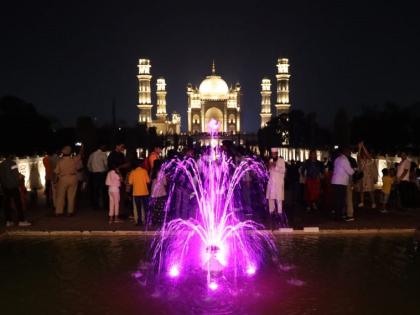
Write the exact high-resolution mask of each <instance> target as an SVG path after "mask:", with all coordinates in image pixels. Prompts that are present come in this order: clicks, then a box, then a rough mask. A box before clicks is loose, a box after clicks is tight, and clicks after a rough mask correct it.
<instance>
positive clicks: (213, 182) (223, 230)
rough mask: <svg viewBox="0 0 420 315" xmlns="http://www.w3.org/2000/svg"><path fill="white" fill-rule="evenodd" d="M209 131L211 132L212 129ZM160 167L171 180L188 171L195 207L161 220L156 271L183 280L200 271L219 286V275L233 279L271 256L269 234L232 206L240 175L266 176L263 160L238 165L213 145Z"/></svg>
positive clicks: (272, 248) (249, 273) (211, 284)
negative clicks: (197, 155) (183, 214)
mask: <svg viewBox="0 0 420 315" xmlns="http://www.w3.org/2000/svg"><path fill="white" fill-rule="evenodd" d="M209 125H210V127H215V126H216V125H217V124H215V123H211V124H209ZM215 128H216V127H215ZM210 131H211V133H212V134H214V130H210ZM213 137H214V135H213ZM164 170H165V171H166V172H162V174H164V173H168V170H171V171H170V173H171V175H172V177H173V178H174V180H175V183H176V178H177V176H179V175H183V176H186V178H187V179H188V182H189V187H190V188H191V193H192V196H193V197H194V198H195V199H194V200H195V201H196V203H195V204H196V208H194V209H189V210H190V211H189V214H190V216H189V218H185V219H182V218H176V219H173V220H166V219H165V222H164V224H163V227H162V230H161V231H160V234H159V236H158V237H157V239H156V240H155V242H154V247H153V261H154V264H155V265H156V267H157V271H158V273H159V274H168V275H169V277H171V278H179V279H182V278H183V277H186V276H187V275H188V274H189V273H193V272H194V273H197V272H200V270H201V273H202V274H203V275H204V276H203V281H206V282H207V286H208V288H209V289H210V290H212V291H215V290H218V289H219V288H220V284H219V283H218V281H217V279H218V278H222V279H224V281H230V282H232V281H236V280H237V279H238V278H240V277H242V276H245V277H250V276H253V275H254V274H255V273H256V272H257V270H258V268H259V267H261V266H262V264H264V260H265V259H266V258H267V257H271V256H272V255H275V251H276V250H275V246H274V244H273V241H272V239H271V235H270V234H268V233H267V232H265V231H263V230H262V226H261V225H260V224H258V223H256V222H254V221H252V220H242V221H241V220H240V219H239V218H238V216H237V214H236V213H237V212H236V211H237V209H235V204H237V203H235V194H237V189H240V188H239V183H240V181H241V179H242V177H243V176H244V175H245V174H246V173H248V172H249V173H252V175H253V176H254V177H255V178H257V180H261V181H262V180H264V179H265V178H266V169H265V167H264V165H263V164H262V163H260V162H257V161H255V160H254V159H252V158H249V157H246V158H243V159H242V161H241V162H240V163H239V164H237V165H236V164H235V163H234V162H233V161H232V160H231V159H230V158H229V157H228V156H227V155H226V153H225V152H224V151H223V150H222V149H221V148H220V147H217V146H214V147H211V148H208V149H207V151H206V152H204V154H202V156H201V158H200V159H199V160H198V161H195V160H194V159H192V158H187V159H183V160H179V159H175V160H172V161H170V162H168V163H167V164H166V165H165V166H164ZM162 176H164V175H162ZM183 188H185V187H183ZM176 189H179V187H177V186H176V184H175V185H174V186H172V187H171V189H170V193H169V200H168V202H167V207H166V210H167V212H168V211H169V207H168V205H169V204H170V201H171V198H173V195H174V192H175V191H176ZM167 212H166V214H167Z"/></svg>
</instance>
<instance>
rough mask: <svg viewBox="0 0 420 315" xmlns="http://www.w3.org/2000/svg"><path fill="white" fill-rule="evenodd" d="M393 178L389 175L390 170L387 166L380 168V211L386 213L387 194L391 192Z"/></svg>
mask: <svg viewBox="0 0 420 315" xmlns="http://www.w3.org/2000/svg"><path fill="white" fill-rule="evenodd" d="M393 183H394V178H393V177H391V175H390V172H389V170H388V169H387V168H384V169H383V170H382V210H381V212H382V213H387V212H388V210H387V207H388V201H389V195H390V194H391V189H392V184H393Z"/></svg>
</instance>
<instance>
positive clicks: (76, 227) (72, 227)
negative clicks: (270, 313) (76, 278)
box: [0, 198, 420, 233]
mask: <svg viewBox="0 0 420 315" xmlns="http://www.w3.org/2000/svg"><path fill="white" fill-rule="evenodd" d="M287 210H288V211H287V212H288V213H289V225H290V227H291V228H294V229H298V230H300V229H303V228H304V227H319V229H320V230H342V229H346V230H357V229H372V230H378V229H416V230H419V231H420V209H411V210H407V211H390V212H389V213H386V214H382V213H380V212H379V211H378V210H374V209H356V210H355V218H356V220H355V221H353V222H336V221H334V220H332V219H331V218H329V217H328V216H327V215H326V214H325V213H323V212H322V211H316V212H310V213H306V212H305V211H304V210H303V209H292V208H291V207H289V208H288V209H287ZM26 213H27V216H28V218H29V220H30V221H32V222H33V226H31V227H27V228H19V227H12V228H8V229H7V231H24V230H25V231H144V230H145V229H144V227H141V226H135V225H134V223H133V222H130V221H128V220H127V221H125V222H122V223H113V224H109V223H108V217H107V212H106V211H98V210H92V209H90V208H89V207H86V206H85V207H82V209H81V210H80V211H78V212H77V213H76V215H75V216H73V217H54V216H52V215H49V214H48V211H47V209H46V207H45V206H44V201H43V199H42V198H39V201H38V203H37V204H36V205H31V206H30V207H29V209H28V210H27V212H26ZM3 222H4V219H3V218H1V219H0V226H1V227H0V233H1V232H4V231H5V227H4V223H3Z"/></svg>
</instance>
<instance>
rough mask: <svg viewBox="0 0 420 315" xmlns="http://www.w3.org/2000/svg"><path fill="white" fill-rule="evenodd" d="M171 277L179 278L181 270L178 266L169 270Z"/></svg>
mask: <svg viewBox="0 0 420 315" xmlns="http://www.w3.org/2000/svg"><path fill="white" fill-rule="evenodd" d="M169 276H170V277H172V278H176V277H178V276H179V268H178V266H177V265H174V266H172V267H171V268H170V269H169Z"/></svg>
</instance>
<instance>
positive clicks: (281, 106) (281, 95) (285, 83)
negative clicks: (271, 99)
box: [276, 58, 290, 115]
mask: <svg viewBox="0 0 420 315" xmlns="http://www.w3.org/2000/svg"><path fill="white" fill-rule="evenodd" d="M276 78H277V102H276V109H277V115H280V114H283V113H288V112H289V110H290V102H289V78H290V74H289V59H287V58H279V59H278V60H277V74H276Z"/></svg>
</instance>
